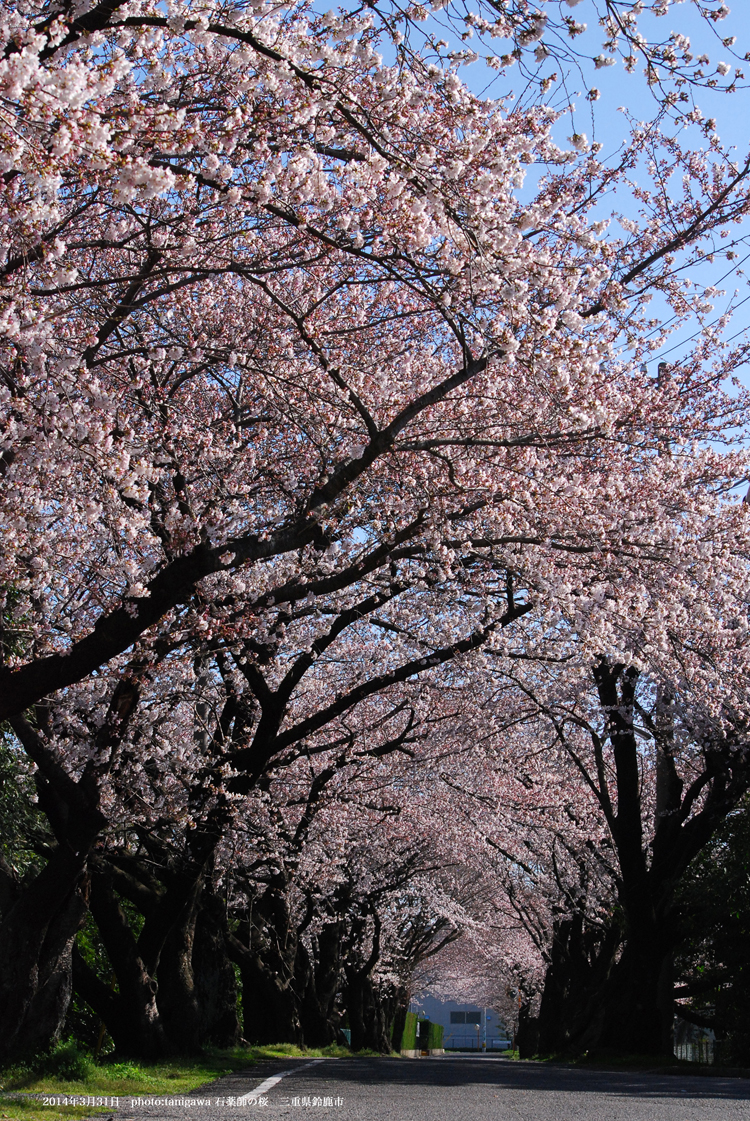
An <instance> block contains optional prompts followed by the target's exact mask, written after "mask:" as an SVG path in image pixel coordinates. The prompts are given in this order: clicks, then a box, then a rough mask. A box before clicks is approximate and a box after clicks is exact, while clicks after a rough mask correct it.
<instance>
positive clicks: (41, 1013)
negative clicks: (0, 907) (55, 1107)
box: [0, 846, 87, 1062]
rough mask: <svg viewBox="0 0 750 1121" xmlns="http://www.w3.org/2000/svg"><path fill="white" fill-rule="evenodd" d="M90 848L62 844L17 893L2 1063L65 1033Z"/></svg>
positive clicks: (2, 960) (5, 929)
mask: <svg viewBox="0 0 750 1121" xmlns="http://www.w3.org/2000/svg"><path fill="white" fill-rule="evenodd" d="M86 855H87V854H86V852H85V851H84V852H82V853H75V852H73V851H72V850H71V849H70V848H69V847H67V846H65V847H60V848H59V849H58V850H57V851H56V852H55V853H53V855H52V857H51V858H50V860H49V862H48V863H47V866H46V867H45V868H44V869H43V870H42V871H41V872H40V873H39V874H38V875H37V876H36V877H35V879H34V880H33V881H32V882H31V884H30V885H29V886H28V887H26V888H25V889H22V888H21V887H20V886H19V887H18V890H17V892H16V898H15V900H14V902H13V904H12V905H11V906H10V908H9V909H8V910H7V911H6V912H5V913H4V914H3V917H2V926H1V927H0V1061H2V1062H7V1061H9V1060H12V1059H14V1058H23V1057H28V1056H29V1055H31V1054H34V1053H35V1052H36V1051H39V1050H41V1049H43V1048H45V1047H48V1046H49V1044H50V1043H52V1042H54V1041H55V1040H57V1039H58V1038H59V1037H60V1032H61V1031H62V1027H63V1024H64V1022H65V1016H66V1013H67V1010H68V1004H69V1003H70V995H71V953H72V948H73V942H74V940H75V936H76V933H77V931H78V929H79V928H80V925H81V923H82V921H83V917H84V915H85V912H86V900H85V896H84V889H85V877H84V871H85V866H86Z"/></svg>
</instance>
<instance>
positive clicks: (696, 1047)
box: [674, 1039, 714, 1064]
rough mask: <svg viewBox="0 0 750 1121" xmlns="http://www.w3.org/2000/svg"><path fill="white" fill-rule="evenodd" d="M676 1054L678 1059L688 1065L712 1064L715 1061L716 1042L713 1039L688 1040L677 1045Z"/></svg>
mask: <svg viewBox="0 0 750 1121" xmlns="http://www.w3.org/2000/svg"><path fill="white" fill-rule="evenodd" d="M674 1053H675V1055H676V1057H677V1058H678V1059H683V1060H684V1061H685V1062H688V1063H704V1064H708V1063H712V1062H713V1061H714V1041H713V1040H712V1039H696V1040H686V1041H685V1042H684V1043H675V1047H674Z"/></svg>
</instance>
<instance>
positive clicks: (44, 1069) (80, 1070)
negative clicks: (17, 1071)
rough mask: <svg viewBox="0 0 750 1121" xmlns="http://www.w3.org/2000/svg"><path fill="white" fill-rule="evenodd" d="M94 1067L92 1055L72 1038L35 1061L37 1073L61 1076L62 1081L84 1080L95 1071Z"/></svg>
mask: <svg viewBox="0 0 750 1121" xmlns="http://www.w3.org/2000/svg"><path fill="white" fill-rule="evenodd" d="M94 1069H95V1068H94V1062H93V1060H92V1059H91V1056H90V1055H87V1054H86V1053H85V1052H84V1051H81V1049H80V1048H79V1046H78V1044H77V1043H76V1042H75V1041H74V1040H72V1039H69V1040H68V1041H67V1042H66V1043H59V1044H58V1045H57V1047H55V1049H54V1050H53V1051H51V1052H50V1053H49V1054H48V1055H42V1056H40V1057H39V1058H38V1059H37V1060H36V1061H35V1063H34V1073H35V1074H37V1075H39V1076H41V1077H45V1076H46V1077H49V1078H59V1079H60V1081H61V1082H84V1081H85V1080H86V1079H87V1078H89V1077H90V1076H91V1075H92V1074H93V1073H94Z"/></svg>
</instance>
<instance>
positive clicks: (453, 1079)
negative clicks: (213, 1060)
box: [305, 1057, 750, 1101]
mask: <svg viewBox="0 0 750 1121" xmlns="http://www.w3.org/2000/svg"><path fill="white" fill-rule="evenodd" d="M305 1073H306V1074H307V1076H308V1078H309V1079H310V1081H311V1082H312V1081H315V1080H316V1079H318V1078H321V1079H330V1078H331V1077H333V1078H335V1080H336V1082H337V1083H346V1082H351V1083H357V1084H359V1085H360V1086H361V1085H373V1086H374V1085H382V1084H383V1083H384V1082H387V1083H390V1084H391V1085H401V1086H419V1085H424V1086H432V1087H435V1086H482V1085H485V1086H499V1087H502V1088H505V1089H509V1090H510V1089H514V1090H529V1091H533V1092H535V1093H539V1092H540V1091H541V1092H544V1091H545V1090H547V1091H550V1092H554V1093H560V1092H562V1093H575V1094H586V1093H593V1094H612V1095H615V1096H617V1097H632V1098H673V1099H678V1100H679V1099H680V1098H683V1099H684V1098H686V1097H688V1098H704V1099H717V1098H718V1099H725V1100H728V1101H750V1079H744V1078H722V1077H714V1076H710V1077H705V1076H701V1075H690V1074H688V1075H683V1074H682V1072H680V1073H679V1074H653V1073H650V1072H645V1071H617V1072H610V1071H600V1070H596V1071H594V1070H580V1069H571V1068H569V1067H560V1066H551V1065H549V1064H547V1063H518V1062H513V1061H512V1060H510V1059H492V1058H489V1057H481V1058H460V1059H459V1058H453V1057H439V1058H437V1057H436V1058H429V1059H427V1058H425V1059H388V1058H382V1059H339V1060H335V1061H331V1060H329V1061H327V1062H325V1063H321V1064H320V1066H316V1067H313V1068H311V1069H310V1070H309V1071H306V1072H305Z"/></svg>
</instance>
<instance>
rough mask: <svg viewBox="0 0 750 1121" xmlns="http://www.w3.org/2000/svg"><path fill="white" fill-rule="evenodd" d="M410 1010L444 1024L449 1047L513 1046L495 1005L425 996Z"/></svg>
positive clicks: (503, 1048) (497, 1048)
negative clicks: (493, 1006)
mask: <svg viewBox="0 0 750 1121" xmlns="http://www.w3.org/2000/svg"><path fill="white" fill-rule="evenodd" d="M409 1011H410V1012H416V1013H417V1015H418V1016H419V1018H420V1019H426V1020H431V1021H432V1022H433V1024H442V1025H443V1047H444V1048H445V1050H446V1051H482V1050H485V1051H507V1050H508V1049H509V1048H510V1046H511V1040H510V1038H509V1035H508V1032H507V1031H506V1028H505V1024H504V1022H503V1020H502V1019H501V1018H500V1016H499V1015H498V1014H497V1012H495V1010H494V1009H493V1008H481V1007H480V1006H479V1005H477V1004H460V1003H459V1002H457V1001H455V1000H439V999H438V998H437V997H434V996H423V997H420V998H419V1000H413V1001H412V1002H411V1005H410V1006H409Z"/></svg>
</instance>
